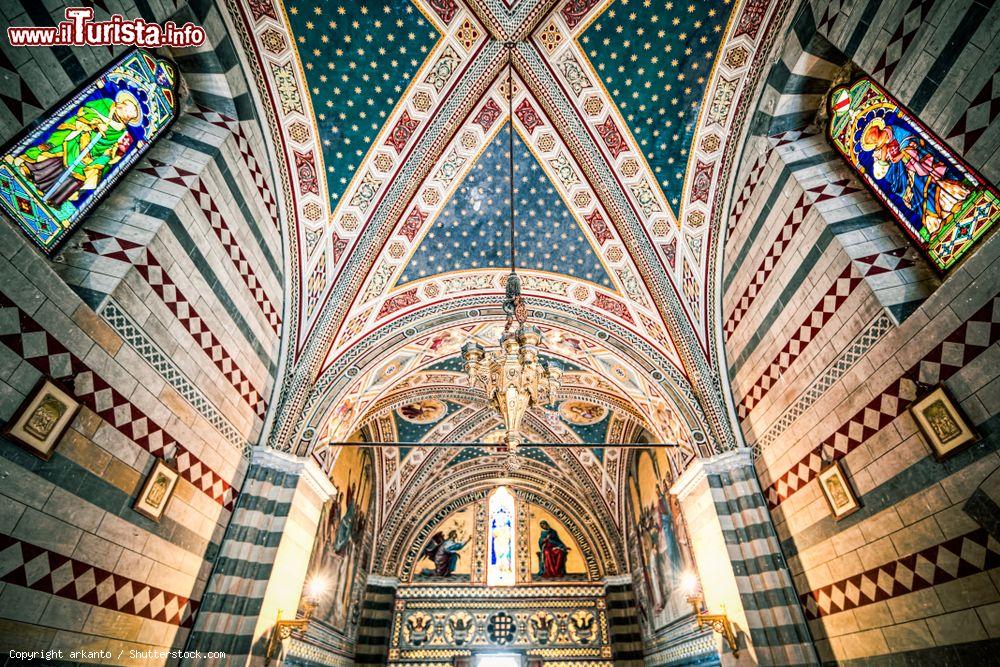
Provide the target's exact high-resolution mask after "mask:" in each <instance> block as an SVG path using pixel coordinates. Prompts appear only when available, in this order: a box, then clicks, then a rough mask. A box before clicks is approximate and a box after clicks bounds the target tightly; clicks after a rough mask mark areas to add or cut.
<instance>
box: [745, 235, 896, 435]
mask: <svg viewBox="0 0 1000 667" xmlns="http://www.w3.org/2000/svg"><path fill="white" fill-rule="evenodd" d="M905 253H906V248H896V249H894V250H889V251H887V252H882V253H875V254H873V255H866V256H864V257H859V258H857V259H855V260H853V262H854V265H855V266H857V267H858V269H860V274H859V273H857V272H854V271H852V270H851V266H852V265H850V264H848V265H847V267H846V268H845V269H844V270H843V272H841V274H840V275H839V276H838V277H837V279H836V280H834V281H833V285H831V286H830V289H829V290H827V292H826V294H824V295H823V297H822V298H821V299H820V300H819V302H818V303H817V304H816V305H815V306H813V309H812V311H811V312H810V313H809V315H807V316H806V318H805V319H804V320H803V321H802V324H800V325H799V328H798V329H796V331H795V334H794V335H793V336H792V338H791V340H789V341H788V342H787V343H785V347H784V348H782V350H781V352H779V353H778V356H776V357H775V358H774V359H773V360H771V364H770V365H769V366H768V368H767V370H766V371H765V372H764V373H763V374H761V376H760V377H759V378H757V381H756V382H755V383H754V385H753V387H752V388H751V389H750V391H748V392H747V394H746V395H745V396H744V397H743V400H742V401H741V402H740V405H739V407H738V408H737V413H738V414H739V418H740V419H746V417H747V416H748V415H749V414H750V411H751V410H753V409H754V407H755V406H757V405H758V404H759V403H760V401H761V399H762V398H764V396H765V395H766V394H767V392H768V391H770V389H771V387H773V386H774V385H775V384H777V382H778V379H779V378H780V377H781V376H782V374H783V373H784V372H785V371H786V370H788V369H789V368H790V367H791V365H792V364H793V363H795V360H796V359H798V358H799V355H801V354H802V352H804V351H805V349H806V348H807V347H809V343H811V342H812V341H813V340H814V339H815V338H816V334H818V333H819V332H820V330H822V328H823V327H824V326H825V325H826V323H827V322H828V321H829V320H830V318H831V317H832V316H833V314H834V313H835V312H837V311H838V310H839V309H840V307H841V306H842V305H843V304H844V302H845V301H846V300H847V298H848V297H849V296H850V295H851V294H852V293H853V292H854V290H855V288H857V286H858V285H859V284H860V283H861V280H862V278H867V277H868V276H874V275H878V274H880V273H888V272H890V271H896V270H898V269H902V268H906V267H908V266H913V262H912V261H911V260H909V259H906V258H905V257H903V255H904V254H905Z"/></svg>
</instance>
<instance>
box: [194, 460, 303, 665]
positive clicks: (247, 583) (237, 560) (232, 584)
mask: <svg viewBox="0 0 1000 667" xmlns="http://www.w3.org/2000/svg"><path fill="white" fill-rule="evenodd" d="M298 482H299V476H298V475H297V474H294V473H291V472H288V471H285V470H281V469H278V468H274V467H269V466H267V465H259V464H253V465H251V466H250V469H249V471H248V472H247V477H246V481H245V482H244V485H243V490H242V492H241V493H240V497H239V501H238V503H237V505H236V509H235V510H234V511H233V518H232V521H231V522H230V524H229V528H228V529H227V530H226V534H225V537H224V538H223V541H222V549H221V550H220V552H219V556H218V557H217V558H216V560H215V567H214V569H213V571H212V574H211V577H210V578H209V584H208V588H207V590H206V591H205V596H204V598H203V601H202V606H201V613H200V614H199V615H198V617H197V619H196V621H195V627H194V630H193V631H192V632H191V637H190V639H189V641H188V647H189V648H190V649H191V650H198V651H203V652H204V651H224V652H226V654H227V655H228V656H229V657H230V660H231V662H232V664H240V661H241V660H245V659H246V658H247V657H249V655H250V654H251V651H252V650H253V652H254V653H258V652H259V649H260V647H256V649H255V648H254V647H253V646H252V643H253V636H254V630H255V628H256V626H257V623H258V616H259V614H260V611H261V604H262V602H263V600H264V594H265V590H266V588H267V584H268V580H269V578H270V576H271V570H272V566H273V564H274V558H275V554H276V552H277V549H278V544H279V543H280V541H281V537H282V534H283V532H284V531H285V529H286V527H287V524H288V516H289V512H290V511H291V505H292V500H293V498H294V496H295V489H296V486H297V485H298Z"/></svg>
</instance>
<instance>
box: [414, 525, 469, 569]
mask: <svg viewBox="0 0 1000 667" xmlns="http://www.w3.org/2000/svg"><path fill="white" fill-rule="evenodd" d="M468 543H469V540H466V541H464V542H460V541H459V540H458V532H457V531H454V530H451V531H449V532H448V537H447V538H445V536H444V534H443V533H441V532H437V533H435V534H434V536H433V537H431V541H430V542H429V543H428V544H427V546H426V547H424V551H423V553H421V554H420V556H421V558H426V559H427V560H429V561H431V562H432V563H434V567H432V568H424V569H423V570H422V571H421V572H420V574H422V575H424V576H438V577H450V576H451V575H452V574H453V573H454V572H455V566H456V565H458V559H459V556H460V554H459V552H460V551H461V550H462V549H463V548H465V545H466V544H468Z"/></svg>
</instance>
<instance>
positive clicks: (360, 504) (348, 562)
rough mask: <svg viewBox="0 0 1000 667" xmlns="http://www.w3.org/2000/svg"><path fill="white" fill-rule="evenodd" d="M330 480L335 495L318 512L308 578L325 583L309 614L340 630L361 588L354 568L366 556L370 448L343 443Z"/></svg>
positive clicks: (370, 476)
mask: <svg viewBox="0 0 1000 667" xmlns="http://www.w3.org/2000/svg"><path fill="white" fill-rule="evenodd" d="M331 481H333V484H334V486H335V487H336V488H337V494H336V496H335V497H334V498H333V499H331V500H330V501H328V502H327V503H326V505H325V506H324V508H323V513H322V515H321V516H320V523H319V529H318V531H317V534H316V541H315V542H314V543H313V551H312V555H311V556H310V559H309V569H308V573H309V574H308V576H307V578H306V581H307V582H309V581H312V580H314V579H317V578H319V579H322V580H323V581H325V582H326V583H327V585H328V589H327V590H326V591H325V592H324V594H323V595H322V596H321V597H320V599H319V601H318V604H317V606H316V609H315V610H314V611H313V618H314V619H317V620H319V621H321V622H323V623H325V624H326V625H329V626H331V627H334V628H336V629H338V630H341V631H344V630H346V626H347V619H348V612H349V609H350V608H351V606H352V605H351V603H352V601H353V600H355V599H356V597H357V593H358V592H359V590H358V588H359V587H358V586H357V584H358V579H359V569H358V568H359V567H361V566H362V563H363V562H364V561H365V560H366V554H364V553H362V543H363V542H364V541H365V540H364V534H365V530H366V528H368V512H369V507H370V503H371V495H372V463H371V453H370V452H369V451H368V450H366V449H361V448H357V447H345V448H343V449H342V450H341V451H340V453H339V455H338V457H337V462H336V463H335V464H334V467H333V474H332V475H331Z"/></svg>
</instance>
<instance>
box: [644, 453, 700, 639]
mask: <svg viewBox="0 0 1000 667" xmlns="http://www.w3.org/2000/svg"><path fill="white" fill-rule="evenodd" d="M670 484H671V478H670V474H669V472H668V468H667V467H666V457H665V456H663V455H661V453H660V452H659V451H655V452H654V453H650V451H648V450H643V451H642V452H640V453H639V454H638V456H637V457H636V458H635V459H634V461H633V468H632V470H631V471H630V475H629V480H628V489H629V493H628V503H629V507H630V515H631V517H632V523H631V525H630V544H629V545H628V546H629V548H630V551H631V553H632V554H633V559H634V560H635V561H637V564H638V565H639V566H640V568H639V569H640V570H641V581H640V582H639V584H638V585H637V587H636V588H637V590H636V594H637V598H638V601H639V605H640V607H641V614H640V615H641V616H642V620H643V622H644V623H646V624H647V625H648V626H649V627H651V628H658V627H662V626H663V625H665V624H666V623H669V622H670V621H672V620H675V619H677V618H680V617H681V616H684V615H685V614H688V613H690V606H689V605H688V603H687V592H686V591H684V590H683V587H682V581H683V575H684V572H685V571H687V570H693V569H694V568H693V561H692V558H691V556H690V551H689V548H688V538H687V530H686V527H685V525H684V521H683V519H682V518H681V511H680V504H679V503H678V501H677V499H676V497H674V496H672V495H671V494H670V493H669V489H670Z"/></svg>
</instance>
